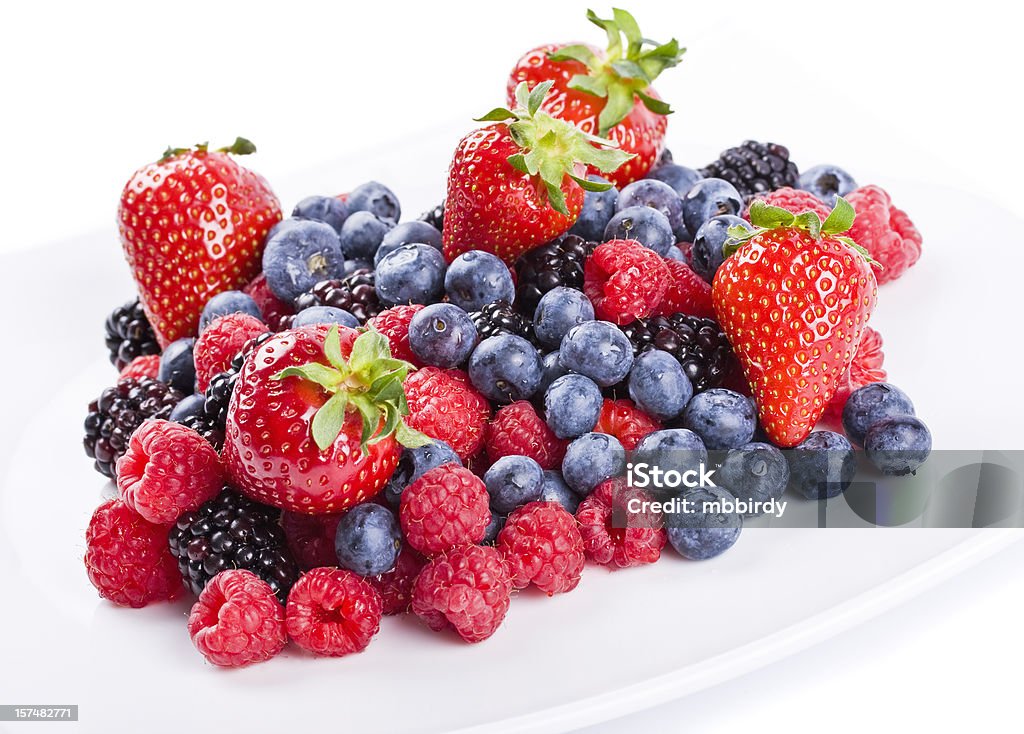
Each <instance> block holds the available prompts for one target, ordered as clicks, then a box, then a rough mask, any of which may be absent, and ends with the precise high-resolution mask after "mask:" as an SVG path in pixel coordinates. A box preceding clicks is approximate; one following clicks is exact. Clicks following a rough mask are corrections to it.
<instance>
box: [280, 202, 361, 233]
mask: <svg viewBox="0 0 1024 734" xmlns="http://www.w3.org/2000/svg"><path fill="white" fill-rule="evenodd" d="M292 217H294V218H295V219H312V220H313V221H314V222H323V223H324V224H329V225H331V227H332V228H333V229H334V231H335V232H337V233H339V234H341V225H343V224H344V223H345V219H346V218H347V217H348V204H346V203H345V202H344V201H342V200H341V199H339V198H338V197H337V196H307V197H306V198H305V199H303V200H302V201H300V202H299V203H298V204H296V205H295V208H294V209H293V210H292Z"/></svg>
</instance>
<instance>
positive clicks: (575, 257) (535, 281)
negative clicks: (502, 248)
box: [515, 234, 597, 319]
mask: <svg viewBox="0 0 1024 734" xmlns="http://www.w3.org/2000/svg"><path fill="white" fill-rule="evenodd" d="M595 247H597V243H596V242H586V241H584V239H583V238H582V237H577V236H576V235H574V234H570V235H565V236H563V237H560V238H558V239H555V240H552V241H551V242H548V243H547V244H544V245H541V246H540V247H535V248H533V249H532V250H530V251H529V252H526V253H523V255H522V256H521V257H520V258H519V260H517V261H516V265H515V267H516V282H517V286H516V308H517V309H519V312H520V313H522V314H523V315H525V316H526V317H527V318H529V319H532V318H533V312H534V311H535V310H536V309H537V303H538V302H539V301H540V298H541V296H543V295H544V294H545V293H547V292H548V291H549V290H551V289H552V288H557V287H558V286H565V287H566V288H575V289H576V290H583V265H584V263H585V262H586V261H587V258H588V257H590V253H592V252H593V251H594V248H595Z"/></svg>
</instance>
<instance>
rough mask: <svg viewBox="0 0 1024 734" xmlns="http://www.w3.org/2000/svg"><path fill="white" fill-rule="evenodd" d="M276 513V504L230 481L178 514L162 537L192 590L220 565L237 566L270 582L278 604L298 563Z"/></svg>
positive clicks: (202, 584)
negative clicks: (254, 496)
mask: <svg viewBox="0 0 1024 734" xmlns="http://www.w3.org/2000/svg"><path fill="white" fill-rule="evenodd" d="M280 517H281V511H280V510H278V509H276V508H274V507H268V506H267V505H263V504H260V503H259V502H256V501H254V500H251V499H249V498H248V497H246V496H245V495H243V494H241V493H240V492H238V491H236V490H235V489H233V488H231V487H225V488H224V489H223V490H222V491H221V493H220V494H219V495H217V496H216V497H214V498H213V499H212V500H210V501H209V502H207V503H206V504H204V505H202V506H201V507H200V508H199V509H198V510H194V511H192V512H186V513H185V514H184V515H182V516H181V517H179V518H178V521H177V522H176V523H175V524H174V527H173V528H171V532H170V535H169V536H168V543H169V545H170V547H171V555H173V556H174V557H175V558H177V559H178V570H179V571H180V572H181V578H182V580H183V581H184V582H185V586H186V587H188V588H189V589H190V590H191V591H192V593H193V594H197V595H198V594H199V593H200V592H201V591H202V590H203V589H204V588H205V587H206V584H207V583H208V582H209V580H210V579H212V578H213V577H214V576H216V575H217V574H218V573H220V572H221V571H227V570H228V569H232V568H241V569H245V570H247V571H252V572H253V573H254V574H256V575H257V576H259V577H260V578H261V579H263V580H264V581H266V582H267V583H268V584H270V588H271V589H273V590H274V593H275V594H277V598H278V599H280V600H281V603H282V604H284V603H285V601H286V600H287V598H288V590H289V589H291V587H292V584H294V583H295V581H296V580H297V579H298V578H299V567H298V564H296V562H295V558H294V557H293V556H292V553H291V551H290V550H288V545H287V543H286V542H285V535H284V530H282V529H281V526H280V524H279V523H278V521H279V519H280Z"/></svg>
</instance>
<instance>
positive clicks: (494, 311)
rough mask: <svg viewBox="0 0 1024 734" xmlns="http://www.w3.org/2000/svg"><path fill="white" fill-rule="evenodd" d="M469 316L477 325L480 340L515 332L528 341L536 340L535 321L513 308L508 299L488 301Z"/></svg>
mask: <svg viewBox="0 0 1024 734" xmlns="http://www.w3.org/2000/svg"><path fill="white" fill-rule="evenodd" d="M469 318H470V319H472V320H473V324H474V325H475V326H476V333H477V334H479V335H480V341H483V340H484V339H486V338H487V337H489V336H497V335H498V334H515V335H516V336H521V337H523V338H524V339H526V340H527V341H528V342H531V343H533V342H535V341H536V340H535V339H534V335H533V322H532V321H529V320H528V319H526V318H525V317H524V316H523V315H522V314H520V313H519V312H517V311H516V310H515V309H514V308H512V304H511V303H509V302H508V301H494V302H492V303H488V304H487V305H486V306H484V307H483V308H482V309H480V310H479V311H474V312H473V313H471V314H470V315H469Z"/></svg>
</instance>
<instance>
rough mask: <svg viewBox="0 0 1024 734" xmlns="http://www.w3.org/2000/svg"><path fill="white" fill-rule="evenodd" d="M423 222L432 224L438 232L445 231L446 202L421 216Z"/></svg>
mask: <svg viewBox="0 0 1024 734" xmlns="http://www.w3.org/2000/svg"><path fill="white" fill-rule="evenodd" d="M419 220H420V221H421V222H426V223H427V224H432V225H433V226H434V227H435V228H436V229H437V231H438V232H443V231H444V202H443V201H442V202H441V203H440V204H438V205H437V206H435V207H434V208H433V209H431V210H429V211H425V212H423V213H422V214H420V216H419Z"/></svg>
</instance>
